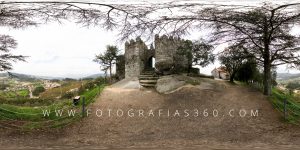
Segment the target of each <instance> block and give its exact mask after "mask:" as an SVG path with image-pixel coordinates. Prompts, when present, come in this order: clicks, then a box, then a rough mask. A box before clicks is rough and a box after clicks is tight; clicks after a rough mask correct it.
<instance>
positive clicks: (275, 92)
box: [270, 88, 300, 124]
mask: <svg viewBox="0 0 300 150" xmlns="http://www.w3.org/2000/svg"><path fill="white" fill-rule="evenodd" d="M295 99H296V97H295V96H293V95H290V94H287V93H285V92H283V91H281V90H279V89H277V88H273V89H272V96H271V97H270V100H271V102H272V104H273V106H274V107H275V108H276V109H277V110H278V111H280V112H282V113H284V100H287V107H286V108H287V121H288V122H291V123H294V124H299V123H300V103H299V102H296V101H295Z"/></svg>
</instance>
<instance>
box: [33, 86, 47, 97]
mask: <svg viewBox="0 0 300 150" xmlns="http://www.w3.org/2000/svg"><path fill="white" fill-rule="evenodd" d="M45 91H46V89H45V88H44V87H43V86H38V87H36V88H35V89H34V90H33V91H32V95H34V96H39V95H40V94H41V93H43V92H45Z"/></svg>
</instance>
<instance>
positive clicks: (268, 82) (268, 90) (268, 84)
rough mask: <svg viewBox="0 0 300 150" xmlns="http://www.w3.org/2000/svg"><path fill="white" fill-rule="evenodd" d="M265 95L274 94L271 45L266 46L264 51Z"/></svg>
mask: <svg viewBox="0 0 300 150" xmlns="http://www.w3.org/2000/svg"><path fill="white" fill-rule="evenodd" d="M263 83H264V95H268V96H270V95H271V94H272V75H271V61H270V51H269V47H268V46H265V52H264V77H263Z"/></svg>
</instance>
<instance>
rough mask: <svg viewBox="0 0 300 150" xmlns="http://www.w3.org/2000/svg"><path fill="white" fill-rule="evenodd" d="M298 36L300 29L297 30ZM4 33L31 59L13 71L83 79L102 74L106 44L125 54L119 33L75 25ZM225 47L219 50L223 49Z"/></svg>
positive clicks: (281, 69)
mask: <svg viewBox="0 0 300 150" xmlns="http://www.w3.org/2000/svg"><path fill="white" fill-rule="evenodd" d="M293 32H294V33H295V34H300V29H299V28H295V30H294V31H293ZM0 33H1V34H8V35H11V36H13V37H14V38H15V39H16V40H17V42H18V47H17V49H16V50H14V51H13V53H14V54H22V55H26V56H30V57H29V58H27V62H26V63H24V62H18V63H14V64H13V67H14V69H13V70H12V72H17V73H24V74H31V75H40V76H55V77H74V78H78V77H83V76H87V75H91V74H96V73H100V69H99V64H97V63H95V62H93V61H92V60H93V59H94V57H95V54H99V53H100V52H103V51H104V50H105V47H106V45H108V44H111V45H117V46H118V47H119V48H120V49H121V50H122V51H124V43H118V42H117V38H118V37H117V36H116V33H113V32H109V31H105V30H104V29H102V28H100V27H90V28H85V27H81V26H80V25H77V24H75V23H72V22H64V23H63V24H58V23H51V24H46V25H41V26H39V27H30V28H25V29H17V30H16V29H7V28H0ZM201 35H202V36H203V33H202V34H201V33H193V34H192V35H190V39H198V38H199V37H200V36H201ZM223 48H224V45H222V46H220V47H218V50H220V49H223ZM219 65H220V64H219V62H215V64H212V65H209V66H207V67H205V68H201V73H205V74H210V71H211V70H212V69H213V68H215V67H218V66H219ZM278 72H290V73H297V72H299V71H297V70H291V69H288V70H287V69H286V68H285V66H281V67H279V69H278Z"/></svg>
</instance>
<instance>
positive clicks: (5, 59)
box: [0, 35, 25, 71]
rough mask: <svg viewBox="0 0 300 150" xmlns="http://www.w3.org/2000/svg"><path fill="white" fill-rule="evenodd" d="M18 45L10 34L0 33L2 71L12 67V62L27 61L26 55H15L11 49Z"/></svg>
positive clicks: (0, 63) (0, 65)
mask: <svg viewBox="0 0 300 150" xmlns="http://www.w3.org/2000/svg"><path fill="white" fill-rule="evenodd" d="M16 47H17V42H16V41H15V40H14V39H13V38H11V37H10V36H8V35H0V71H5V70H10V69H12V64H11V63H12V62H16V61H25V56H22V55H13V54H11V53H10V51H11V50H13V49H15V48H16Z"/></svg>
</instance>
